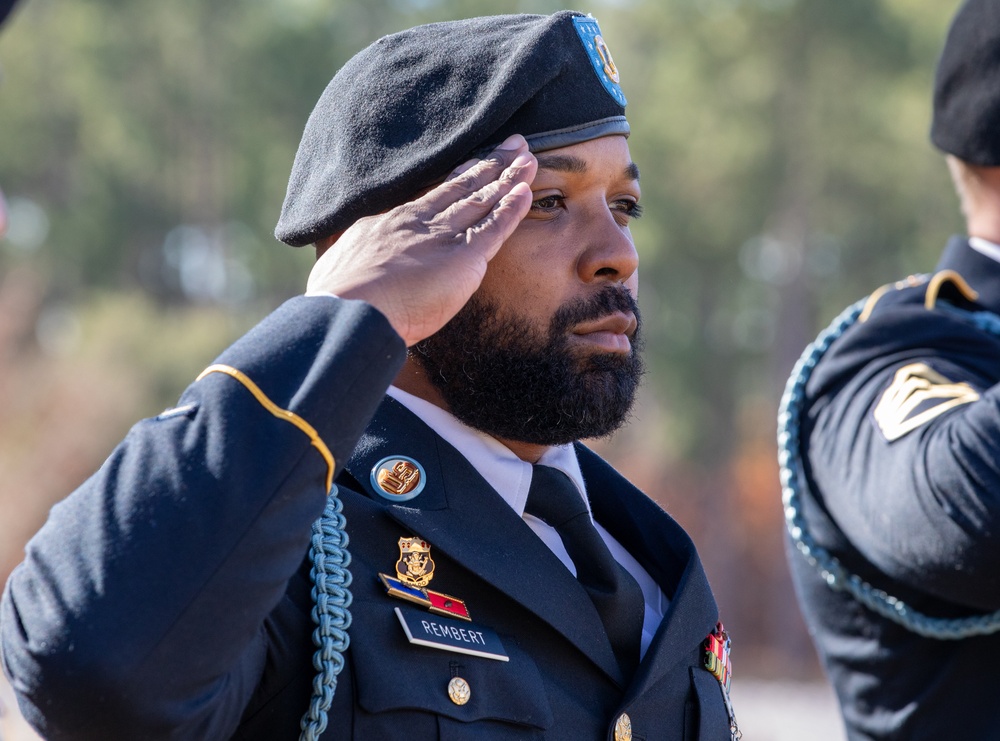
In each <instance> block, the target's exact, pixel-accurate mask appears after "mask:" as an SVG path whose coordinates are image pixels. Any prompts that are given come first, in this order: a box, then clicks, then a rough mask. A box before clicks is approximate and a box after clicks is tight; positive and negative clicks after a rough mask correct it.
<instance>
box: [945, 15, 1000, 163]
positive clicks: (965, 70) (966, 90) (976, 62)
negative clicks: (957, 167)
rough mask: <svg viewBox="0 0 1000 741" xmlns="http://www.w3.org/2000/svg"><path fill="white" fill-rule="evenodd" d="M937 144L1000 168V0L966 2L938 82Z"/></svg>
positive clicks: (964, 157) (954, 23)
mask: <svg viewBox="0 0 1000 741" xmlns="http://www.w3.org/2000/svg"><path fill="white" fill-rule="evenodd" d="M931 141H933V142H934V144H935V146H937V148H938V149H941V150H942V151H944V152H947V153H948V154H953V155H955V156H956V157H958V158H959V159H961V160H965V161H966V162H969V163H971V164H973V165H982V166H986V167H997V166H1000V2H998V0H966V2H965V3H964V4H963V5H962V6H961V8H959V10H958V13H957V14H956V15H955V19H954V20H953V21H952V24H951V28H950V29H949V31H948V37H947V39H946V40H945V45H944V51H943V52H942V53H941V59H940V60H939V62H938V67H937V74H936V75H935V79H934V120H933V123H932V125H931Z"/></svg>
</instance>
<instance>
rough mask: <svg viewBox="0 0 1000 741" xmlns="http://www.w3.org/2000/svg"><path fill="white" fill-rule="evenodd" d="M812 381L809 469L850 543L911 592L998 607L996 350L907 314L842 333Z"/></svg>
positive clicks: (939, 316)
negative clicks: (838, 341)
mask: <svg viewBox="0 0 1000 741" xmlns="http://www.w3.org/2000/svg"><path fill="white" fill-rule="evenodd" d="M820 369H822V371H820ZM817 376H819V378H820V381H819V382H818V384H817V385H816V386H814V388H813V391H814V392H815V391H816V390H817V388H818V393H815V394H814V395H813V400H812V404H811V409H810V411H809V417H810V423H811V430H810V431H809V432H808V433H807V435H808V438H807V439H808V453H807V455H808V466H809V468H810V469H811V476H812V479H813V483H814V488H815V490H816V494H817V496H818V497H819V498H820V500H821V501H822V503H823V506H824V507H825V509H826V511H827V512H828V513H829V515H830V517H831V518H832V520H833V521H834V522H835V523H836V525H837V527H838V528H839V529H840V530H841V531H842V533H843V535H844V537H845V538H846V539H847V541H848V542H849V543H850V546H851V547H853V548H854V549H856V550H857V551H858V552H859V553H860V554H861V556H863V557H864V559H866V560H867V561H868V562H870V563H871V564H872V565H873V566H875V567H876V568H877V569H878V570H879V571H880V572H882V573H883V574H886V575H887V576H889V577H890V578H891V579H894V580H896V581H898V582H902V583H903V584H905V585H907V586H908V587H910V588H912V589H914V590H917V591H918V592H919V593H922V594H929V595H932V596H934V597H937V598H940V599H943V600H947V601H949V602H952V603H954V604H957V605H960V606H962V607H965V608H969V609H971V610H981V611H993V610H996V609H998V608H1000V568H998V567H1000V386H998V385H997V384H996V381H997V379H998V378H1000V343H998V342H997V340H996V338H993V337H992V336H988V335H986V334H985V333H984V332H982V331H981V330H979V329H977V328H975V327H973V326H972V325H971V324H970V323H968V322H967V321H965V320H962V319H960V318H958V317H955V316H953V315H947V314H945V313H943V312H940V311H935V312H930V311H927V310H924V309H923V308H922V307H919V308H915V307H911V308H910V309H909V310H899V311H896V312H888V313H887V314H885V315H883V316H876V317H873V318H872V319H871V320H870V321H869V325H868V326H860V327H859V328H857V329H856V330H854V331H853V332H852V333H851V334H850V335H845V337H844V338H842V341H841V342H840V344H839V345H838V344H835V345H834V346H833V348H831V351H830V357H828V358H824V360H823V361H822V362H821V363H820V368H818V369H817ZM876 586H878V585H877V584H876Z"/></svg>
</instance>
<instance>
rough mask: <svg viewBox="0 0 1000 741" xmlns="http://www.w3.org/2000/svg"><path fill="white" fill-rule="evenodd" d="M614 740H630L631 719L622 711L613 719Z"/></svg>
mask: <svg viewBox="0 0 1000 741" xmlns="http://www.w3.org/2000/svg"><path fill="white" fill-rule="evenodd" d="M615 741H632V719H631V718H629V717H628V713H622V714H621V715H619V716H618V720H616V721H615Z"/></svg>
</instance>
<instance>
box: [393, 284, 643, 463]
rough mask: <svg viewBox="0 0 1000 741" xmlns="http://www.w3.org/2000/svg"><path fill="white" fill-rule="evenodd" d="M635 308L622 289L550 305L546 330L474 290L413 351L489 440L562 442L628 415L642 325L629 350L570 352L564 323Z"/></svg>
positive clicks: (606, 428) (638, 373)
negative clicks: (554, 306) (554, 308)
mask: <svg viewBox="0 0 1000 741" xmlns="http://www.w3.org/2000/svg"><path fill="white" fill-rule="evenodd" d="M616 311H622V312H626V313H627V312H632V313H634V314H635V316H636V319H637V320H638V318H639V307H638V305H637V304H636V302H635V299H634V298H633V297H632V294H630V293H629V292H628V290H626V289H625V288H624V287H621V286H608V287H607V288H605V289H603V290H602V291H601V292H600V293H598V294H596V295H595V296H593V297H592V298H590V299H586V300H584V299H580V300H577V301H573V302H571V303H569V304H566V305H564V306H562V307H560V308H559V309H558V311H556V313H555V315H554V316H553V317H552V321H551V322H550V324H549V331H548V334H547V336H546V334H545V333H543V332H541V331H539V330H537V329H535V328H534V327H532V326H531V325H530V323H529V322H528V321H527V320H526V319H524V318H523V317H520V316H517V315H506V316H505V315H502V314H501V313H500V312H499V310H498V308H497V306H496V305H495V304H493V303H489V302H486V301H482V300H481V299H478V298H477V297H476V296H473V297H472V298H471V299H470V300H469V302H468V303H467V304H466V305H465V306H464V307H463V308H462V310H461V311H459V313H458V314H456V315H455V317H454V318H453V319H452V320H451V321H450V322H448V324H446V325H445V326H444V327H442V328H441V329H440V330H439V331H438V332H437V333H436V334H434V335H433V336H431V337H428V338H427V339H426V340H423V341H422V342H419V343H418V344H416V345H414V347H413V357H414V358H415V359H416V361H417V362H418V363H419V364H420V365H421V366H422V367H423V369H424V370H425V371H426V372H427V376H428V378H429V379H430V380H431V382H432V383H433V384H434V386H435V387H436V388H437V389H438V390H439V391H440V392H441V395H442V396H443V397H444V400H445V402H446V403H447V404H448V407H449V409H450V411H451V413H452V414H454V415H455V416H456V417H458V418H459V419H460V420H462V422H464V423H465V424H467V425H469V426H470V427H474V428H475V429H477V430H481V431H482V432H486V433H487V434H490V435H492V436H494V437H497V438H501V439H507V440H516V441H519V442H524V443H532V444H538V445H562V444H564V443H569V442H573V441H574V440H579V439H580V438H588V437H590V438H592V437H604V436H606V435H610V434H611V433H612V432H614V431H615V430H617V429H618V428H619V427H621V426H622V425H623V424H624V423H625V422H626V421H627V420H628V417H629V412H630V410H631V408H632V403H633V401H634V400H635V393H636V390H637V389H638V386H639V380H640V378H641V377H642V374H643V372H644V367H643V362H642V357H641V355H640V351H641V349H642V348H641V339H640V334H639V327H637V328H636V331H635V334H634V336H633V337H632V338H631V342H632V349H631V351H630V352H629V353H628V354H627V355H622V354H620V353H599V354H587V355H584V356H577V355H574V354H573V353H572V352H571V348H570V341H569V337H570V334H569V329H570V328H571V327H573V326H575V325H577V324H579V323H580V322H586V321H592V320H596V319H600V318H602V317H605V316H607V315H609V314H611V313H613V312H616Z"/></svg>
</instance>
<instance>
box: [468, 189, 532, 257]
mask: <svg viewBox="0 0 1000 741" xmlns="http://www.w3.org/2000/svg"><path fill="white" fill-rule="evenodd" d="M532 198H533V195H532V193H531V186H530V185H528V184H527V183H525V182H520V183H516V184H515V185H514V187H513V188H511V189H510V192H509V193H507V194H506V195H504V196H503V197H502V198H501V199H500V200H499V201H498V202H497V204H496V205H495V206H494V207H493V209H492V210H491V211H490V213H489V214H488V215H487V216H486V218H484V219H482V220H481V221H479V223H477V224H475V225H474V226H472V227H470V228H469V229H468V231H467V232H466V234H467V237H466V240H467V242H468V243H469V244H470V245H479V246H480V247H481V249H482V250H483V253H484V256H485V257H486V260H487V261H489V260H491V259H492V258H493V256H494V255H495V254H496V253H497V252H498V251H499V249H500V247H501V246H502V245H503V243H504V242H505V241H506V240H507V238H508V237H509V236H510V235H511V234H512V233H513V232H514V230H515V229H517V225H518V224H520V223H521V219H523V218H524V217H525V215H526V214H527V213H528V209H530V208H531V201H532Z"/></svg>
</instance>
